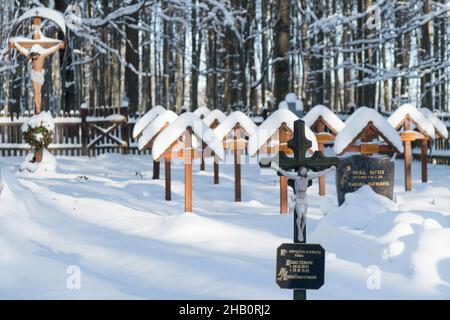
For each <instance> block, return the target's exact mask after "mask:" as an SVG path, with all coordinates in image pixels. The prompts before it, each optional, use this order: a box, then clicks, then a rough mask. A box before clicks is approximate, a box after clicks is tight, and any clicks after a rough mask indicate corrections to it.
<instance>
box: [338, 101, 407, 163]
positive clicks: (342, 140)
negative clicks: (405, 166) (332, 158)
mask: <svg viewBox="0 0 450 320" xmlns="http://www.w3.org/2000/svg"><path fill="white" fill-rule="evenodd" d="M369 122H372V123H373V125H374V126H375V127H376V128H377V130H378V131H379V132H380V133H381V134H382V135H383V136H384V137H385V138H386V139H387V140H388V141H389V142H390V143H391V144H392V145H393V146H394V147H395V148H396V149H397V150H398V151H399V152H403V143H402V140H401V138H400V135H399V133H398V132H397V131H396V130H395V129H394V128H393V127H392V126H391V125H390V124H389V122H388V121H387V120H386V119H385V118H384V117H383V116H382V115H381V114H380V113H378V112H377V111H376V110H375V109H371V108H367V107H361V108H358V109H357V110H356V111H355V112H354V113H353V114H352V115H351V116H350V117H349V118H348V119H347V121H346V122H345V127H344V129H342V131H341V132H340V133H339V134H338V135H337V136H336V140H335V141H334V152H335V153H336V154H338V155H339V154H341V153H342V152H344V150H345V148H347V146H349V145H350V144H351V143H352V141H353V140H354V139H355V138H356V137H358V135H359V134H360V133H361V131H362V130H363V129H364V128H365V127H366V126H367V125H368V124H369Z"/></svg>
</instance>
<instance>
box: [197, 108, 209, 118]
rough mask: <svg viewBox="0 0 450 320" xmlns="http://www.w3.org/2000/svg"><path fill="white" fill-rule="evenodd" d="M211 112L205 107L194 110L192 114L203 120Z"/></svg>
mask: <svg viewBox="0 0 450 320" xmlns="http://www.w3.org/2000/svg"><path fill="white" fill-rule="evenodd" d="M210 112H211V110H210V109H209V108H207V107H200V108H197V109H195V110H194V112H193V113H194V114H195V115H196V116H197V117H199V118H200V119H203V118H204V117H206V116H207V115H208V114H209V113H210Z"/></svg>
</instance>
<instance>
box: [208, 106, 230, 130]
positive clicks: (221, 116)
mask: <svg viewBox="0 0 450 320" xmlns="http://www.w3.org/2000/svg"><path fill="white" fill-rule="evenodd" d="M226 118H227V115H226V114H225V113H223V112H222V111H221V110H219V109H215V110H213V111H211V112H210V113H208V114H207V115H206V116H205V117H204V118H203V122H205V124H206V125H207V126H208V127H210V126H211V124H212V123H213V122H214V120H217V121H218V122H219V123H222V122H223V121H224V120H225V119H226Z"/></svg>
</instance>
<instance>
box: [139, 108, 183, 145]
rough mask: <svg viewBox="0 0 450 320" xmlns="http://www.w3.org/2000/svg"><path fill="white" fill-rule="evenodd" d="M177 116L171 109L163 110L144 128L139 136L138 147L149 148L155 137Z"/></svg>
mask: <svg viewBox="0 0 450 320" xmlns="http://www.w3.org/2000/svg"><path fill="white" fill-rule="evenodd" d="M177 118H178V115H177V114H176V113H175V112H173V111H172V110H164V112H163V113H161V114H160V115H158V116H157V117H156V118H155V119H153V121H152V122H150V124H149V125H148V126H147V127H146V128H145V130H144V131H143V132H142V134H141V136H140V137H139V141H138V149H139V150H140V151H142V150H144V149H150V148H151V147H152V146H153V142H154V141H155V139H156V137H157V136H158V135H159V134H160V133H161V132H162V131H163V130H165V129H166V128H167V127H168V126H169V125H170V124H171V123H172V122H174V121H175V120H176V119H177Z"/></svg>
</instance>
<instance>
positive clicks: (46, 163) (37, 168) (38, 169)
mask: <svg viewBox="0 0 450 320" xmlns="http://www.w3.org/2000/svg"><path fill="white" fill-rule="evenodd" d="M42 153H43V154H42V161H41V162H32V161H33V159H34V152H29V153H28V154H27V156H26V157H25V160H24V161H23V162H22V163H21V164H20V168H19V169H20V171H21V172H23V173H24V174H28V173H31V174H34V175H41V176H44V177H45V176H48V174H51V173H53V172H55V170H56V168H57V165H58V164H57V162H56V158H55V157H54V156H53V155H52V154H51V153H50V152H49V151H48V150H47V149H44V150H43V152H42Z"/></svg>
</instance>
